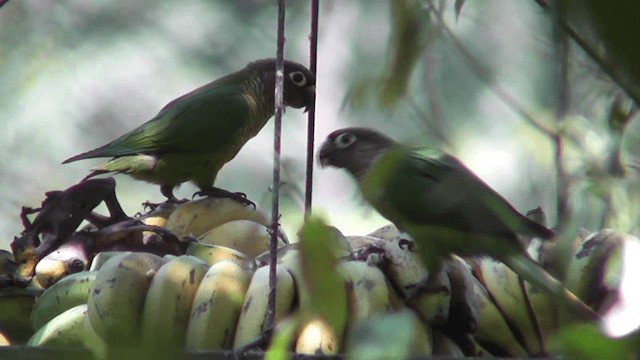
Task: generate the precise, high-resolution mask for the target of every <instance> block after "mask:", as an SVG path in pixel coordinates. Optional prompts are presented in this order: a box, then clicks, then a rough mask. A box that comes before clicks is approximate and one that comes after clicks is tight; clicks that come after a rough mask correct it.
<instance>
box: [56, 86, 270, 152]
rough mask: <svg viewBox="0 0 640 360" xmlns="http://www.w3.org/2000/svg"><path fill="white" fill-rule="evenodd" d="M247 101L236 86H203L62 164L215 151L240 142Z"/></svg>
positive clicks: (248, 109)
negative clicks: (134, 127) (89, 160)
mask: <svg viewBox="0 0 640 360" xmlns="http://www.w3.org/2000/svg"><path fill="white" fill-rule="evenodd" d="M247 99H248V98H247V96H246V95H245V94H243V93H242V91H241V90H240V87H239V86H235V85H231V84H216V83H211V84H208V85H205V86H204V87H202V88H199V89H196V90H194V91H193V92H191V93H189V94H186V95H184V96H182V97H180V98H178V99H175V100H174V101H172V102H170V103H169V104H167V105H166V106H165V107H164V108H163V109H162V110H160V112H159V113H158V115H156V116H155V117H154V118H153V119H151V120H149V121H148V122H146V123H144V124H142V125H141V126H140V127H138V128H136V129H134V130H132V131H131V132H129V133H127V134H125V135H123V136H121V137H120V138H118V139H116V140H114V141H112V142H110V143H108V144H106V145H104V146H102V147H99V148H97V149H94V150H91V151H88V152H86V153H83V154H80V155H77V156H74V157H72V158H70V159H68V160H66V161H65V162H71V161H76V160H80V159H86V158H94V157H118V156H126V155H135V154H140V153H144V154H162V153H168V152H171V153H175V152H193V153H212V152H217V151H219V150H222V149H225V148H227V147H229V145H230V144H233V143H234V142H235V141H240V139H241V138H242V136H241V135H242V133H243V132H245V131H246V128H247V127H248V126H250V124H249V122H250V119H251V111H252V109H251V107H250V104H249V102H248V100H247ZM260 127H261V126H260Z"/></svg>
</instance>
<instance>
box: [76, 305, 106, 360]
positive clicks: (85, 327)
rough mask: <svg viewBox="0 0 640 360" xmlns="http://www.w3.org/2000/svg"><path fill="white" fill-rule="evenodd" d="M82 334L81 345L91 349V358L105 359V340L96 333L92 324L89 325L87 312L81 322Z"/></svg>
mask: <svg viewBox="0 0 640 360" xmlns="http://www.w3.org/2000/svg"><path fill="white" fill-rule="evenodd" d="M87 311H88V306H87ZM82 334H83V335H82V346H83V347H84V348H86V349H88V350H89V351H91V354H92V355H93V358H94V359H96V360H106V359H107V352H108V345H107V343H106V341H104V339H103V338H102V337H100V335H98V333H96V330H95V329H94V328H93V326H91V321H90V320H89V314H88V313H87V315H85V317H84V321H83V322H82Z"/></svg>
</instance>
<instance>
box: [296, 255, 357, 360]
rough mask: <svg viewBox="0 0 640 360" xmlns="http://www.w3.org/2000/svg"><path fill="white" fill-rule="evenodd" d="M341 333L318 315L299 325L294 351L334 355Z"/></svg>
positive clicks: (338, 348) (337, 350)
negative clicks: (336, 331) (337, 332)
mask: <svg viewBox="0 0 640 360" xmlns="http://www.w3.org/2000/svg"><path fill="white" fill-rule="evenodd" d="M365 265H366V264H365ZM341 337H342V336H341V334H336V333H335V331H334V330H333V328H331V326H330V325H329V324H328V323H327V322H326V321H324V320H323V319H322V318H320V317H315V318H312V319H309V320H307V321H306V322H304V323H303V324H302V326H301V327H300V332H299V334H298V336H297V338H296V344H295V352H296V353H297V354H306V355H316V356H317V355H335V354H338V352H339V351H340V339H341Z"/></svg>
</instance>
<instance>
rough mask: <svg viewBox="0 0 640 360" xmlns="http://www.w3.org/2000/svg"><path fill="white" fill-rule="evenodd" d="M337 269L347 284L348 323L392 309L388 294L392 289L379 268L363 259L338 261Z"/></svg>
mask: <svg viewBox="0 0 640 360" xmlns="http://www.w3.org/2000/svg"><path fill="white" fill-rule="evenodd" d="M337 270H338V272H339V273H340V274H341V275H342V276H343V277H344V279H345V281H346V284H347V286H346V288H347V291H348V295H347V298H348V299H349V304H348V309H349V320H350V321H349V323H350V325H353V324H356V323H357V322H360V321H362V320H365V319H368V318H370V317H371V316H373V315H375V314H378V313H384V312H389V311H392V310H393V309H392V305H391V295H390V293H391V292H392V291H393V290H391V291H390V289H389V287H388V285H387V280H386V278H385V276H384V274H383V273H382V271H380V269H378V268H377V267H375V266H370V265H368V264H367V263H366V262H363V261H343V262H340V263H338V267H337ZM338 335H339V336H340V335H341V334H338Z"/></svg>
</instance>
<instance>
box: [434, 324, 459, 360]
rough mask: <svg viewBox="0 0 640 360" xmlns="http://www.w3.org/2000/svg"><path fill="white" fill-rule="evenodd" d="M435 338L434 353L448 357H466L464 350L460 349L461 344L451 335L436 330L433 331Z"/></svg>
mask: <svg viewBox="0 0 640 360" xmlns="http://www.w3.org/2000/svg"><path fill="white" fill-rule="evenodd" d="M432 339H433V355H434V356H438V357H440V356H443V357H447V358H454V359H462V358H464V357H465V355H464V352H463V351H462V349H460V346H458V344H456V342H455V341H453V340H451V338H450V337H448V336H447V335H445V334H443V333H442V332H440V331H437V330H434V331H433V332H432Z"/></svg>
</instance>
